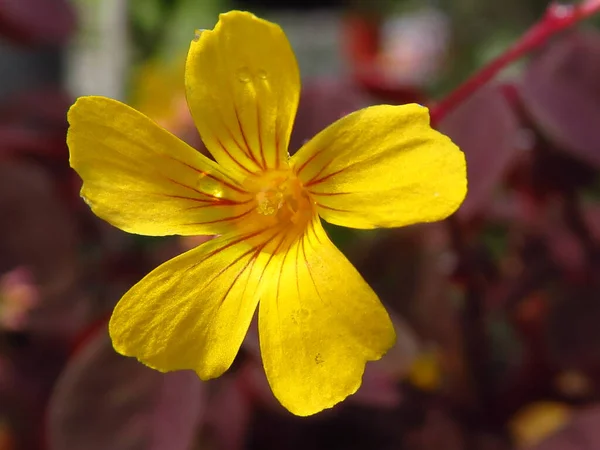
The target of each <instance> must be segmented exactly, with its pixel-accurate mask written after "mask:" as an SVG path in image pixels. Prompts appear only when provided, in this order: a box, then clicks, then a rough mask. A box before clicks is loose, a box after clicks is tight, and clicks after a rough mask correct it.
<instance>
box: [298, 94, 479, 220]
mask: <svg viewBox="0 0 600 450" xmlns="http://www.w3.org/2000/svg"><path fill="white" fill-rule="evenodd" d="M291 164H292V165H293V166H294V168H295V170H296V172H297V173H298V176H299V178H300V179H301V180H302V181H303V183H304V186H305V187H306V188H307V189H308V190H309V192H310V193H311V194H312V196H313V199H314V200H315V201H316V203H317V205H318V211H319V215H320V216H321V217H323V218H324V219H325V220H327V221H328V222H331V223H334V224H338V225H343V226H347V227H353V228H376V227H399V226H403V225H409V224H413V223H418V222H431V221H435V220H440V219H443V218H445V217H447V216H449V215H450V214H452V213H453V212H454V211H455V210H456V209H457V208H458V207H459V205H460V204H461V202H462V201H463V199H464V197H465V195H466V192H467V178H466V165H465V157H464V154H463V153H462V152H461V151H460V150H459V148H458V147H457V146H456V145H454V144H453V143H452V141H450V139H449V138H447V137H446V136H444V135H443V134H441V133H438V132H437V131H435V130H433V129H431V128H430V126H429V113H428V110H427V108H425V107H422V106H420V105H416V104H412V105H404V106H389V105H381V106H373V107H370V108H366V109H362V110H360V111H357V112H355V113H352V114H350V115H348V116H346V117H344V118H342V119H340V120H338V121H337V122H335V123H334V124H333V125H331V126H329V127H328V128H326V129H325V130H323V131H322V132H321V133H319V134H318V135H317V136H315V137H314V138H313V139H312V140H310V141H309V142H308V143H306V145H304V147H302V148H301V149H300V150H299V151H298V153H296V155H294V157H293V158H292V160H291Z"/></svg>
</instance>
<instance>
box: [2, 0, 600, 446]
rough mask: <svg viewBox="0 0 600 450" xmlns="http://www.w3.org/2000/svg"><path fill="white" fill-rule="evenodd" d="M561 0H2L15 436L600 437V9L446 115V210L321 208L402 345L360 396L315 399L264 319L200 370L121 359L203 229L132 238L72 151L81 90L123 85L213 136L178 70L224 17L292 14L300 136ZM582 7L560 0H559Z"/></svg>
mask: <svg viewBox="0 0 600 450" xmlns="http://www.w3.org/2000/svg"><path fill="white" fill-rule="evenodd" d="M547 6H548V5H547V2H546V0H527V1H524V0H503V1H502V2H498V1H494V0H437V1H434V0H430V1H425V0H330V1H319V0H310V1H309V0H293V1H292V0H289V1H287V2H286V1H279V0H269V1H267V0H262V1H260V0H255V1H249V0H246V1H241V0H238V1H237V2H233V1H226V0H129V1H126V0H73V1H71V2H69V1H68V0H3V1H0V450H22V449H23V450H30V449H31V450H38V449H39V450H107V449H110V450H138V449H139V450H162V449H166V450H213V449H215V450H218V449H223V450H241V449H252V450H263V449H264V450H270V449H273V450H275V449H277V450H288V449H290V450H296V449H298V450H300V449H323V450H325V449H327V450H332V449H333V450H335V449H340V450H342V449H344V450H352V449H369V450H370V449H373V450H379V449H385V450H388V449H389V450H392V449H394V450H403V449H407V450H480V449H481V450H512V449H535V450H597V449H600V404H599V402H600V178H599V170H600V32H599V30H598V26H599V25H600V21H599V20H598V18H592V19H590V20H587V21H585V22H583V23H581V24H579V25H577V26H576V27H574V28H572V29H570V30H568V31H567V32H564V33H561V34H559V35H557V36H555V37H553V38H552V39H550V40H549V41H548V43H547V44H546V45H545V46H543V47H542V48H541V49H539V50H537V51H536V52H534V53H532V54H531V55H530V56H529V57H526V58H524V59H522V60H519V61H518V62H516V63H515V64H512V65H510V66H509V67H508V68H507V69H506V70H504V71H502V72H501V73H500V74H499V76H498V77H496V78H495V79H494V80H493V81H492V82H490V83H488V84H487V85H486V86H484V87H482V88H481V89H480V90H479V91H478V92H476V93H475V95H473V96H472V97H470V98H469V99H467V101H465V102H463V103H462V104H460V105H459V106H458V107H457V108H456V109H454V110H453V111H451V112H450V114H448V115H447V116H445V117H444V118H443V119H442V120H441V121H440V122H439V123H436V124H435V126H436V127H437V128H438V129H440V130H441V131H443V132H445V133H447V134H448V135H449V136H451V137H452V139H453V140H454V141H455V142H456V143H457V144H458V145H459V146H460V147H461V148H462V149H463V150H464V152H465V154H466V157H467V162H468V173H469V188H470V190H469V194H468V196H467V199H466V201H465V203H464V204H463V206H462V207H461V208H460V210H459V211H458V212H457V213H456V214H455V215H454V216H453V217H451V218H450V219H448V220H446V221H444V222H441V223H436V224H426V225H416V226H411V227H407V228H404V229H397V230H396V229H395V230H374V231H354V230H348V229H341V228H337V227H334V226H331V225H327V224H326V229H327V231H328V233H329V234H330V236H331V238H332V240H333V241H334V242H335V243H336V245H338V246H339V247H340V248H341V249H342V251H343V252H344V253H345V254H346V255H347V256H348V258H349V259H350V260H351V261H352V262H353V264H354V265H355V266H356V267H357V268H358V270H359V271H360V272H361V273H362V275H363V276H364V278H365V279H366V280H367V281H368V282H369V284H370V285H371V286H372V287H373V288H374V289H375V291H376V292H377V293H378V295H379V296H380V298H381V299H382V301H383V302H384V303H385V304H386V306H387V307H388V310H389V311H390V313H391V315H392V318H393V321H394V323H395V326H396V330H397V334H398V344H397V345H396V347H395V348H394V349H392V350H391V351H390V352H389V354H388V355H386V356H385V357H384V358H383V359H382V360H381V361H378V362H374V363H369V364H368V365H367V369H366V372H365V376H364V380H363V386H362V387H361V389H360V390H359V391H358V393H357V394H355V395H354V396H352V397H350V398H349V399H348V400H347V401H346V402H344V403H342V404H340V405H338V406H336V407H335V408H334V409H332V410H328V411H325V412H323V413H321V414H318V415H316V416H314V417H310V418H298V417H294V416H292V415H291V414H289V413H288V412H287V411H286V410H284V409H283V408H282V407H281V406H280V405H279V403H278V402H277V401H276V400H275V399H274V397H273V396H272V394H271V392H270V390H269V387H268V385H267V382H266V379H265V376H264V373H263V370H262V367H261V362H260V355H259V352H258V350H257V337H256V333H255V332H254V331H253V330H251V332H250V333H249V336H248V338H247V340H246V342H245V343H244V345H243V347H242V350H241V352H240V355H239V356H238V358H237V359H236V361H235V363H234V365H233V367H232V368H231V369H230V370H229V371H228V372H227V373H226V374H225V375H224V376H223V377H221V378H220V379H218V380H214V381H211V382H208V383H203V382H201V381H200V380H199V379H198V378H197V377H196V376H195V375H194V374H193V373H188V372H178V373H171V374H166V375H164V374H160V373H158V372H155V371H153V370H151V369H148V368H146V367H145V366H143V365H141V364H139V363H137V362H136V361H135V360H134V359H131V358H125V357H122V356H119V355H117V354H116V353H115V352H114V350H113V349H112V347H111V344H110V340H109V338H108V335H107V329H106V328H107V320H108V318H109V316H110V313H111V311H112V308H113V307H114V305H115V304H116V302H117V301H118V299H119V298H120V296H121V295H122V294H123V293H124V292H125V291H126V290H127V289H128V288H129V287H131V286H132V285H133V284H135V282H136V281H138V280H139V279H140V278H141V277H142V276H143V275H145V274H146V273H148V272H149V271H150V270H151V269H152V268H154V267H156V266H157V265H159V264H160V263H161V262H163V261H165V260H167V259H169V258H170V257H172V256H174V255H176V254H178V253H180V252H182V251H184V250H186V249H189V248H192V247H193V246H196V245H199V244H200V243H202V242H203V240H205V239H206V238H202V237H199V238H177V237H172V238H160V239H159V238H148V237H143V236H136V235H129V234H126V233H124V232H121V231H120V230H118V229H116V228H113V227H111V226H110V225H108V224H107V223H104V222H103V221H101V220H100V219H98V218H96V217H95V216H94V215H93V214H92V213H91V211H90V210H89V208H88V207H87V205H86V204H85V203H84V202H83V201H82V200H81V198H79V187H80V184H81V181H80V180H79V178H78V177H77V175H76V174H75V172H74V171H72V170H71V169H70V168H69V163H68V149H67V147H66V142H65V136H66V130H67V123H66V111H67V109H68V108H69V106H70V105H71V104H72V103H73V101H74V99H75V98H76V97H78V96H80V95H89V94H94V95H105V96H108V97H112V98H116V99H119V100H122V101H125V102H127V103H128V104H130V105H132V106H134V107H135V108H137V109H139V110H141V111H142V112H144V113H145V114H147V115H149V116H150V117H151V118H153V119H154V120H156V121H157V122H158V123H159V124H161V125H162V126H164V127H165V128H167V129H168V130H170V131H171V132H173V133H175V134H176V135H178V136H179V137H181V138H182V139H184V140H185V141H187V142H188V143H190V144H191V145H193V146H194V147H196V148H197V149H198V150H199V151H202V152H205V151H206V150H205V149H204V147H203V145H202V142H201V140H200V138H199V136H198V134H197V132H196V130H195V128H194V126H193V123H192V121H191V118H190V116H189V113H188V111H187V107H186V103H185V98H184V86H183V64H184V61H185V56H186V52H187V48H188V45H189V41H190V40H191V38H193V35H194V29H196V28H212V27H213V26H214V24H215V23H216V20H217V17H218V14H219V12H224V11H227V10H230V9H234V8H235V9H245V10H250V11H252V12H254V13H256V14H257V15H259V16H261V17H264V18H267V19H270V20H272V21H275V22H277V23H279V24H280V25H281V26H282V27H283V29H284V30H285V31H286V33H287V35H288V37H289V39H290V41H291V44H292V47H293V48H294V50H295V52H296V54H297V59H298V62H299V65H300V71H301V73H302V82H303V92H302V97H301V103H300V108H299V112H298V117H297V121H296V128H295V130H294V134H293V138H292V146H291V149H290V152H291V153H293V152H294V151H295V150H297V149H298V148H299V147H300V146H301V145H302V143H303V142H305V141H306V140H307V139H309V138H310V137H311V136H312V135H314V134H315V133H316V132H317V131H319V130H320V129H322V128H323V127H325V126H327V125H328V124H330V123H332V122H333V121H335V120H337V119H338V118H340V117H342V116H343V115H345V114H347V113H349V112H351V111H354V110H356V109H359V108H361V107H364V106H367V105H371V104H376V103H392V104H399V103H409V102H419V103H421V104H425V105H435V102H436V100H439V99H441V98H443V97H444V96H445V95H446V94H448V93H449V92H451V91H452V89H453V88H455V87H456V86H457V85H458V84H459V83H460V82H461V81H463V80H464V79H465V78H467V76H468V75H469V74H471V73H473V72H476V71H477V70H478V69H479V68H481V67H482V66H484V65H485V64H486V62H488V61H490V60H491V59H492V58H493V57H495V56H497V55H499V54H501V53H502V51H503V50H504V49H506V47H508V46H509V45H510V44H511V43H512V42H514V41H515V40H517V39H519V37H520V36H521V35H522V33H523V32H524V31H525V30H526V29H527V28H528V27H529V26H530V25H531V24H533V23H534V22H535V21H536V20H538V19H539V18H540V17H542V16H543V14H544V11H545V9H546V7H547ZM566 8H568V7H566Z"/></svg>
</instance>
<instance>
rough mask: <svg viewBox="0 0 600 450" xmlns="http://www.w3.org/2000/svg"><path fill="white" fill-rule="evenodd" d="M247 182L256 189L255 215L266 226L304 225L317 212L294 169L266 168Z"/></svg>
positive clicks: (251, 189)
mask: <svg viewBox="0 0 600 450" xmlns="http://www.w3.org/2000/svg"><path fill="white" fill-rule="evenodd" d="M246 184H247V186H248V189H249V190H250V191H251V192H254V193H255V199H256V212H257V215H256V217H255V219H256V220H257V221H259V222H261V224H262V225H264V226H277V225H281V226H289V227H302V228H303V227H304V226H305V225H306V224H307V223H308V221H309V220H310V218H311V217H312V215H313V211H314V208H313V204H312V201H311V199H310V197H309V195H308V192H307V191H306V189H304V186H302V183H301V182H300V180H298V179H297V178H296V177H295V175H294V174H293V173H292V172H291V171H270V172H266V173H263V174H261V175H260V176H258V177H253V178H252V179H249V180H247V182H246Z"/></svg>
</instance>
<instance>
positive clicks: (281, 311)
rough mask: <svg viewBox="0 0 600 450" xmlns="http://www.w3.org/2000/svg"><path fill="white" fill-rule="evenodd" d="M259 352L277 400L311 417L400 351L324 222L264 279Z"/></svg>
mask: <svg viewBox="0 0 600 450" xmlns="http://www.w3.org/2000/svg"><path fill="white" fill-rule="evenodd" d="M264 279H265V280H269V285H268V286H265V287H264V291H263V293H262V296H261V303H260V307H259V333H260V348H261V353H262V357H263V364H264V366H265V371H266V374H267V378H268V380H269V384H270V385H271V389H272V390H273V393H274V394H275V397H277V399H278V400H279V401H280V402H281V403H282V405H283V406H285V407H286V408H287V409H288V410H289V411H291V412H292V413H294V414H297V415H300V416H307V415H310V414H314V413H316V412H319V411H321V410H323V409H325V408H330V407H332V406H333V405H335V404H336V403H338V402H340V401H342V400H344V399H345V398H346V397H347V396H348V395H351V394H353V393H354V392H356V390H357V389H358V388H359V386H360V384H361V378H362V375H363V371H364V368H365V363H366V362H367V361H371V360H376V359H379V358H380V357H381V356H382V355H383V354H384V353H385V352H386V351H387V350H388V349H389V348H391V347H392V346H393V345H394V342H395V334H394V328H393V326H392V323H391V321H390V318H389V316H388V314H387V312H386V311H385V309H384V307H383V306H382V305H381V303H380V301H379V299H378V298H377V296H376V295H375V293H374V292H373V291H372V290H371V288H370V287H369V286H368V285H367V283H366V282H365V281H364V280H363V279H362V277H361V276H360V275H359V274H358V272H357V271H356V270H355V269H354V267H352V265H351V264H350V262H348V260H346V258H345V257H344V256H343V255H342V254H341V253H340V252H339V250H337V249H336V248H335V246H334V245H333V244H332V243H331V242H330V241H329V238H328V237H327V235H326V234H325V231H324V230H323V228H322V226H321V223H320V222H319V220H318V218H317V219H316V220H315V221H314V222H312V223H311V225H310V227H309V230H308V231H307V232H306V234H305V235H304V236H303V237H302V238H301V239H300V240H299V242H297V243H296V244H295V245H292V246H290V247H289V249H288V250H287V251H286V252H284V253H283V254H278V255H276V256H275V258H274V262H273V263H272V264H271V265H269V267H268V268H267V270H266V273H265V277H264Z"/></svg>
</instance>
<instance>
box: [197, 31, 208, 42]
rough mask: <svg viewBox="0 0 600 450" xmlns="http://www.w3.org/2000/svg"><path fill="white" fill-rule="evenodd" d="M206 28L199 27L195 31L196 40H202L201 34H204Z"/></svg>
mask: <svg viewBox="0 0 600 450" xmlns="http://www.w3.org/2000/svg"><path fill="white" fill-rule="evenodd" d="M205 31H206V30H205V29H200V28H199V29H197V30H195V31H194V42H198V41H199V40H200V36H201V35H202V33H204V32H205Z"/></svg>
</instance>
